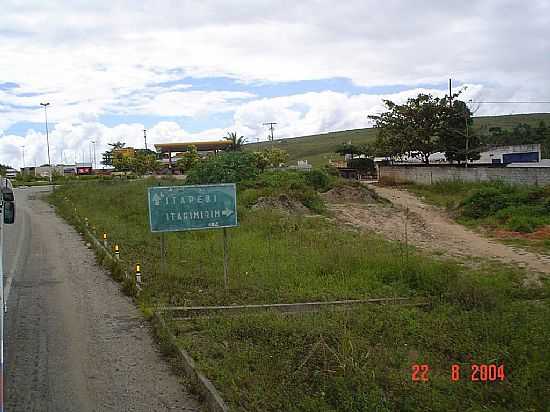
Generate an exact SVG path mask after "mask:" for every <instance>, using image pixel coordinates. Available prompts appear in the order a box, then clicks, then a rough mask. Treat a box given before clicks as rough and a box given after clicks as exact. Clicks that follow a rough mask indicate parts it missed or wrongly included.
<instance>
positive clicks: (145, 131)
mask: <svg viewBox="0 0 550 412" xmlns="http://www.w3.org/2000/svg"><path fill="white" fill-rule="evenodd" d="M143 140H144V141H145V150H147V129H143Z"/></svg>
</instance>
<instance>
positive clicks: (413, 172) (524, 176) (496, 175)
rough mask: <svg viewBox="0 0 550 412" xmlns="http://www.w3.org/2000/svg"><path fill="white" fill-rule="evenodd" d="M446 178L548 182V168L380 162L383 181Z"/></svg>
mask: <svg viewBox="0 0 550 412" xmlns="http://www.w3.org/2000/svg"><path fill="white" fill-rule="evenodd" d="M445 180H461V181H464V182H485V181H490V180H501V181H504V182H507V183H512V184H526V185H539V186H544V185H550V168H547V167H545V168H542V167H539V168H537V167H532V168H531V167H525V168H523V167H483V166H477V167H468V168H467V169H466V168H462V167H452V166H431V167H430V166H380V181H381V182H382V183H387V184H392V183H407V182H412V183H420V184H426V185H429V184H432V183H436V182H440V181H445Z"/></svg>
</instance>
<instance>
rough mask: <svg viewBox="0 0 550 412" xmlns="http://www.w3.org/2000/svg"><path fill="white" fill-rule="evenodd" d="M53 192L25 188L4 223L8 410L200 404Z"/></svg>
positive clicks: (156, 407)
mask: <svg viewBox="0 0 550 412" xmlns="http://www.w3.org/2000/svg"><path fill="white" fill-rule="evenodd" d="M47 190H48V189H47V188H33V189H29V188H27V189H17V191H16V205H17V222H16V224H15V225H11V226H6V261H5V272H6V279H5V293H6V295H7V301H8V313H7V315H6V318H7V320H6V331H5V335H6V336H5V353H6V377H5V398H6V399H5V409H6V410H7V411H167V410H179V411H198V410H200V407H199V403H198V402H197V401H196V400H195V399H194V398H193V397H192V396H191V395H190V394H189V393H188V391H187V390H186V389H185V387H184V386H183V385H182V383H181V382H180V380H179V378H178V377H176V376H175V375H174V374H173V373H172V372H171V370H170V367H169V365H168V364H167V363H166V362H165V361H164V360H163V359H162V357H161V355H160V353H159V351H158V348H157V346H156V344H155V343H154V341H153V339H152V337H151V333H150V327H149V325H148V323H147V322H146V321H145V320H144V319H143V318H142V316H141V315H140V313H139V311H138V310H137V309H136V307H135V306H134V305H133V303H132V302H131V300H130V299H129V298H127V297H126V296H124V295H123V294H122V293H121V291H120V289H119V286H118V284H116V283H115V282H114V281H112V280H111V279H110V278H109V276H108V274H107V273H106V272H105V271H104V270H103V269H101V268H100V267H98V266H97V265H96V263H95V259H94V255H93V253H92V251H91V250H89V249H87V248H86V246H85V245H84V244H83V242H82V240H81V238H80V236H79V235H78V233H76V232H75V231H74V229H72V228H71V227H70V226H69V225H67V224H66V223H64V222H63V220H61V219H60V218H59V217H57V216H56V215H55V213H54V210H53V209H52V208H51V207H50V206H49V205H48V204H46V203H45V202H44V201H42V200H40V192H44V191H47ZM8 294H9V295H8Z"/></svg>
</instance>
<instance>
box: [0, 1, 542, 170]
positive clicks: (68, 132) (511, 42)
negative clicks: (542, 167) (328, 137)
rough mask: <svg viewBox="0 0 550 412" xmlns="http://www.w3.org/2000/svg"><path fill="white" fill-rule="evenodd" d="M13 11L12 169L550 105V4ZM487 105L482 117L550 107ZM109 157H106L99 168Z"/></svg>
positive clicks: (7, 19) (218, 4)
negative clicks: (124, 149)
mask: <svg viewBox="0 0 550 412" xmlns="http://www.w3.org/2000/svg"><path fill="white" fill-rule="evenodd" d="M1 3H2V4H1V5H2V12H1V13H0V163H4V164H10V165H12V166H15V167H20V166H21V165H22V160H23V156H22V154H23V150H22V147H23V146H24V148H25V149H24V152H25V162H26V164H27V165H34V164H42V163H45V162H47V152H46V144H45V142H46V137H45V127H44V110H43V108H42V107H41V106H40V102H49V103H50V106H49V107H48V120H49V125H50V145H51V153H52V162H55V163H58V162H61V160H62V159H63V161H64V162H74V160H75V159H76V160H77V161H82V160H85V161H88V160H89V157H90V141H95V142H96V152H97V154H98V155H97V157H98V159H99V158H100V155H99V153H101V152H102V151H103V150H105V148H106V147H107V143H109V142H114V141H118V140H122V141H124V142H126V143H127V145H129V146H134V147H143V129H144V128H146V129H147V135H148V143H150V144H153V143H157V142H167V141H195V140H209V139H219V138H220V137H222V136H224V135H225V134H226V133H227V132H228V131H236V132H237V133H239V134H240V135H244V136H245V137H247V139H248V140H249V141H252V142H255V141H257V139H259V140H260V141H261V140H265V139H266V137H267V134H268V131H267V129H266V127H265V126H263V125H262V123H265V122H268V121H276V122H278V125H277V128H276V131H275V137H276V138H285V137H292V136H300V135H307V134H313V133H319V132H328V131H334V130H343V129H352V128H360V127H366V126H369V122H368V119H367V115H368V114H372V113H377V112H380V111H381V110H383V106H382V102H381V100H382V99H383V98H389V99H391V100H395V101H403V100H404V99H406V98H407V97H410V96H414V95H416V94H417V93H418V92H419V91H424V92H426V91H428V92H431V93H434V94H437V95H443V94H445V92H446V90H447V87H448V86H447V82H448V80H447V79H448V78H449V77H452V78H453V82H454V83H453V84H454V85H455V86H456V88H457V89H458V88H463V87H465V88H466V91H465V92H464V94H463V96H464V99H466V100H467V99H473V100H475V101H479V100H481V101H499V102H500V101H505V102H507V101H508V102H512V101H539V100H542V101H550V81H549V80H550V1H548V0H529V1H521V0H518V1H506V0H498V1H497V0H494V1H493V0H478V1H462V2H450V1H440V0H433V1H432V0H425V1H421V0H419V1H414V2H412V1H405V0H401V1H395V0H386V1H384V2H380V1H374V0H373V1H371V0H357V1H356V0H347V1H323V0H310V1H308V0H302V1H264V0H242V1H235V0H232V1H229V0H226V1H209V0H202V1H184V0H172V1H168V0H155V1H129V0H128V1H117V0H109V1H99V0H98V1H93V0H64V1H53V0H52V1H44V0H41V1H18V0H2V1H1ZM549 111H550V105H548V104H546V105H544V104H484V105H480V106H479V109H478V111H477V114H478V115H486V114H510V113H527V112H549ZM98 162H99V160H98Z"/></svg>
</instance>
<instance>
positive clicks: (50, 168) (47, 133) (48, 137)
mask: <svg viewBox="0 0 550 412" xmlns="http://www.w3.org/2000/svg"><path fill="white" fill-rule="evenodd" d="M49 105H50V103H49V102H46V103H40V106H44V118H45V119H46V144H47V145H48V167H49V170H50V172H49V175H50V184H51V183H52V162H51V160H50V136H49V132H48V111H47V110H46V108H47V107H48V106H49Z"/></svg>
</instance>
